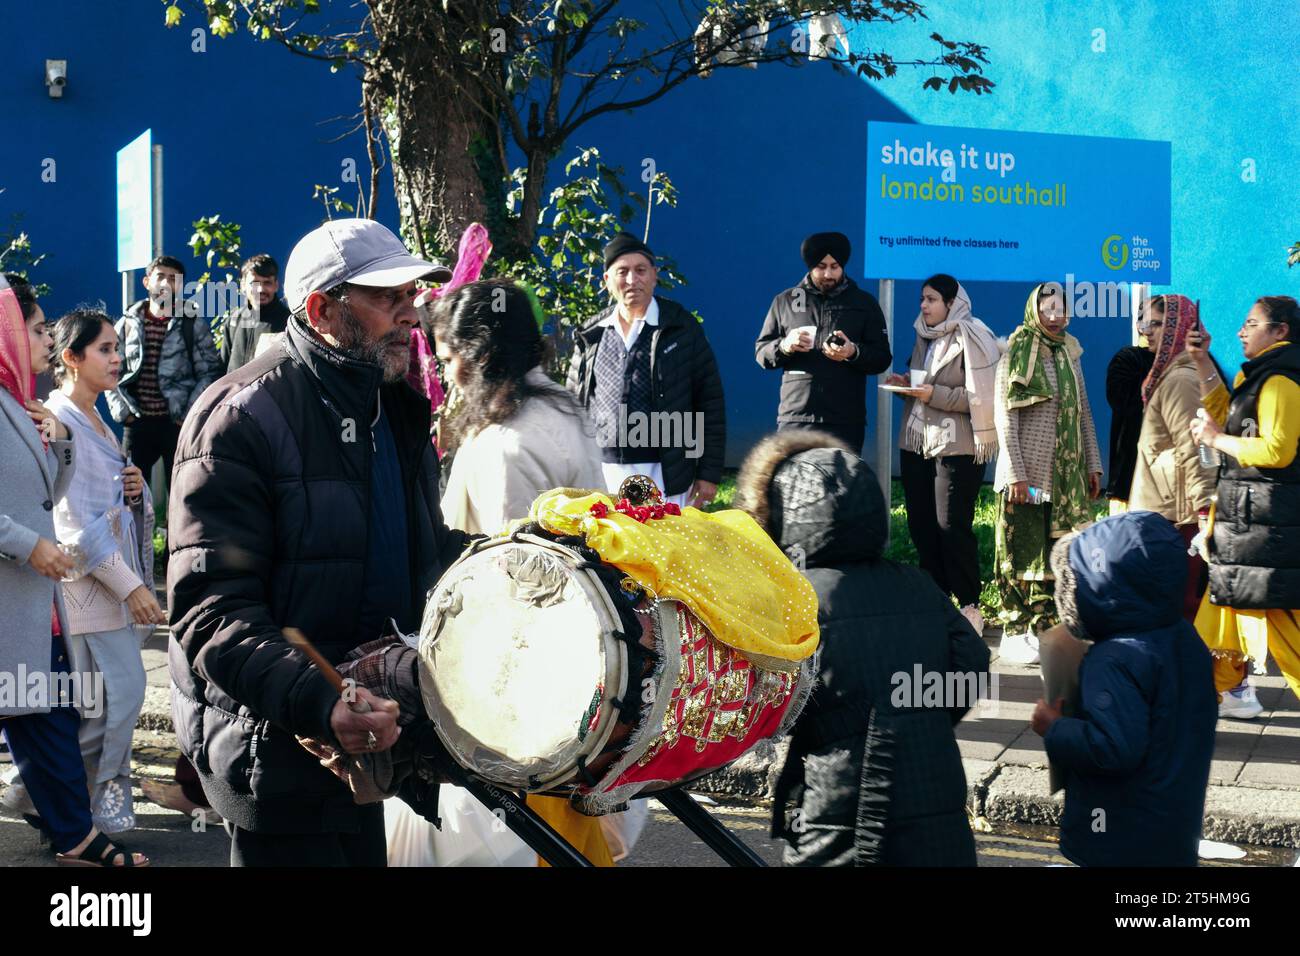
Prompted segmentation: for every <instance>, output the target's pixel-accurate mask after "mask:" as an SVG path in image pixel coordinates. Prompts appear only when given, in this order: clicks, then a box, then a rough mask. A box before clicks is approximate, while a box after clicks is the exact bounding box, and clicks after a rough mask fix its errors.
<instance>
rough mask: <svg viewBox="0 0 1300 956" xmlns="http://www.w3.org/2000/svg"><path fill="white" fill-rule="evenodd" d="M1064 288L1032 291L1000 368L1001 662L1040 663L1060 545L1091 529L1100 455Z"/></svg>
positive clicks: (996, 559)
mask: <svg viewBox="0 0 1300 956" xmlns="http://www.w3.org/2000/svg"><path fill="white" fill-rule="evenodd" d="M1069 323H1070V316H1069V313H1068V312H1067V310H1066V304H1065V295H1064V292H1063V290H1062V288H1061V286H1060V284H1059V283H1055V282H1049V283H1046V284H1044V285H1038V286H1035V287H1034V290H1033V291H1032V292H1030V293H1029V300H1028V301H1027V302H1026V303H1025V318H1024V322H1023V324H1022V325H1021V326H1020V328H1018V329H1016V330H1015V331H1014V332H1012V333H1011V337H1010V339H1009V341H1008V345H1007V351H1006V353H1005V354H1004V355H1003V356H1002V359H1001V361H1000V362H998V376H997V388H996V389H995V391H994V398H995V400H996V402H997V406H996V412H997V414H996V422H997V429H998V442H999V446H1000V452H999V454H998V464H997V469H996V471H995V477H994V482H993V490H994V491H997V492H1000V495H999V498H998V522H997V528H996V530H995V537H994V550H993V573H994V575H995V577H996V579H997V583H998V590H999V592H1000V594H1001V598H1002V602H1001V603H1002V614H1001V617H1002V623H1003V627H1004V633H1003V637H1002V644H1001V648H1000V652H999V653H1000V654H1001V656H1002V657H1003V658H1005V659H1006V660H1007V661H1010V662H1012V663H1018V664H1036V663H1037V662H1038V634H1039V633H1041V632H1042V631H1044V630H1047V629H1048V628H1050V627H1052V626H1054V625H1056V624H1057V623H1059V618H1058V616H1057V613H1056V601H1055V586H1056V580H1055V578H1054V577H1053V575H1052V568H1051V563H1050V556H1051V552H1052V546H1053V545H1054V544H1055V543H1056V540H1057V539H1058V538H1061V537H1063V536H1064V535H1066V534H1069V533H1070V532H1071V531H1077V530H1079V529H1080V528H1082V527H1084V526H1086V525H1088V524H1090V523H1091V522H1092V520H1093V509H1092V504H1091V499H1094V498H1096V497H1097V496H1098V495H1099V494H1101V452H1100V451H1099V449H1098V447H1097V430H1096V428H1095V427H1094V425H1093V422H1092V408H1091V407H1090V406H1089V404H1088V390H1087V388H1086V387H1085V385H1084V381H1083V370H1082V369H1081V368H1080V367H1079V356H1080V355H1082V354H1083V347H1082V346H1081V345H1079V341H1078V339H1076V338H1075V337H1074V336H1073V335H1070V334H1069V333H1068V332H1066V331H1065V329H1066V326H1068V325H1069Z"/></svg>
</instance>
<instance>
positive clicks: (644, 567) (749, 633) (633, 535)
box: [529, 489, 820, 671]
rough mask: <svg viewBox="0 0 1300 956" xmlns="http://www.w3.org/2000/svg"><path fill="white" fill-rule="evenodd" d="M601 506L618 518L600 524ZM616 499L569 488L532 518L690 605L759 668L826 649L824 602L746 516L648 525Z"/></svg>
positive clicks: (541, 503)
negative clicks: (619, 507) (820, 611)
mask: <svg viewBox="0 0 1300 956" xmlns="http://www.w3.org/2000/svg"><path fill="white" fill-rule="evenodd" d="M597 502H602V503H604V504H605V505H606V506H607V507H608V508H609V513H608V515H607V516H606V517H604V518H597V517H596V516H595V515H593V514H592V513H591V511H590V508H591V506H592V505H594V504H596V503H597ZM614 504H615V502H614V499H612V498H610V497H609V496H608V495H605V494H601V493H600V492H593V493H590V494H587V493H580V492H575V491H569V490H566V489H560V490H556V491H549V492H547V493H546V494H544V495H541V496H539V497H538V498H537V500H536V501H534V502H533V506H532V509H531V511H530V514H529V517H530V518H531V519H532V520H535V521H539V522H541V524H542V525H543V526H545V527H546V528H547V529H549V530H550V531H552V532H554V533H557V534H563V535H581V536H582V537H583V539H585V540H586V542H587V545H588V546H589V547H590V548H592V549H593V550H594V551H596V553H598V554H599V555H600V557H601V560H603V561H605V562H606V563H607V564H612V565H614V566H615V567H617V568H619V569H620V570H621V571H623V572H625V573H626V574H627V575H628V576H629V577H631V578H632V579H633V580H635V581H636V582H637V583H638V584H640V585H642V586H643V587H645V588H646V589H647V590H648V591H650V592H651V593H652V594H655V595H657V596H658V597H660V598H663V599H672V600H676V601H681V602H682V603H683V604H685V605H686V606H687V607H689V608H690V609H691V610H692V611H694V612H695V616H696V617H698V618H699V619H700V620H701V621H703V622H704V624H705V626H706V627H708V629H709V630H710V631H712V632H713V636H714V637H716V638H717V639H718V640H719V641H721V642H722V643H723V644H726V645H727V646H728V647H731V648H734V649H735V650H737V651H740V652H741V653H742V654H744V655H745V657H746V658H747V659H748V660H749V661H750V663H752V664H754V665H755V666H758V667H765V668H768V669H775V670H784V671H791V670H795V669H796V668H797V667H798V663H799V662H800V661H802V660H804V659H806V658H808V657H810V656H812V653H813V652H814V651H815V650H816V649H817V642H818V640H819V637H820V634H819V631H818V628H817V594H816V592H815V591H814V590H813V588H812V585H811V584H809V583H808V581H807V579H806V578H804V576H803V575H802V574H800V573H799V571H798V570H797V569H796V568H795V566H794V565H793V564H792V563H791V562H790V559H789V558H787V557H786V556H785V554H784V553H783V552H782V551H781V549H780V548H778V547H777V546H776V544H775V543H774V542H773V541H772V539H771V538H770V537H768V535H767V533H766V532H764V531H763V529H762V528H760V527H759V526H758V524H757V522H755V521H754V519H753V518H751V517H750V516H749V515H747V514H745V513H744V512H743V511H719V512H716V513H714V514H708V513H706V512H703V511H700V510H699V509H697V508H683V509H682V513H681V514H680V515H665V516H664V517H663V518H652V519H650V520H648V521H646V522H645V523H642V522H639V521H637V520H635V519H634V518H629V517H627V516H626V515H623V514H619V513H618V512H616V511H615V510H614Z"/></svg>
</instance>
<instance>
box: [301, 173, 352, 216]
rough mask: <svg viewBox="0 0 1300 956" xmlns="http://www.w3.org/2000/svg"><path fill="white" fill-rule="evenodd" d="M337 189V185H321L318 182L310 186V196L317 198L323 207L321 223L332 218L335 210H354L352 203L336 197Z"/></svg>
mask: <svg viewBox="0 0 1300 956" xmlns="http://www.w3.org/2000/svg"><path fill="white" fill-rule="evenodd" d="M338 191H339V187H338V186H322V185H321V184H320V183H317V184H316V185H314V186H312V193H311V198H312V199H316V200H319V201H320V203H321V204H322V205H323V206H324V207H325V218H324V219H322V220H321V222H322V223H326V222H328V221H329V220H331V219H333V218H334V213H336V212H356V207H355V206H353V205H352V203H350V202H344V201H343V200H342V199H339V198H338Z"/></svg>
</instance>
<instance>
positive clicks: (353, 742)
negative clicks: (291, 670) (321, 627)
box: [284, 627, 402, 754]
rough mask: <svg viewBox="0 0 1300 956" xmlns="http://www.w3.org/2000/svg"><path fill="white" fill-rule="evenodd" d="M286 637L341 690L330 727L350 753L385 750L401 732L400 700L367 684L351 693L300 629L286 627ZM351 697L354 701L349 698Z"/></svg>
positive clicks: (331, 716) (371, 752) (331, 717)
mask: <svg viewBox="0 0 1300 956" xmlns="http://www.w3.org/2000/svg"><path fill="white" fill-rule="evenodd" d="M284 636H285V637H286V638H287V639H288V641H289V643H290V644H292V645H293V646H294V647H296V648H298V650H300V651H302V652H303V653H304V654H306V655H307V656H308V657H309V658H310V659H311V662H312V663H313V664H315V665H316V667H317V669H318V670H319V671H320V672H321V673H322V674H324V675H325V678H326V680H328V681H329V682H330V683H331V684H333V685H334V689H335V690H337V691H338V692H339V700H338V703H336V704H335V705H334V709H333V710H332V711H331V712H330V729H331V730H332V731H334V736H335V737H336V738H337V739H338V742H339V744H340V745H341V746H342V747H343V750H344V752H346V753H350V754H374V753H383V752H384V751H385V750H387V749H388V748H390V747H392V746H393V744H395V743H397V738H398V737H400V736H401V735H402V728H401V727H398V726H397V715H398V707H397V701H395V700H388V699H387V698H384V697H377V696H376V695H374V694H372V693H370V691H368V690H366V689H365V688H364V687H357V686H355V685H354V686H353V687H352V689H351V693H349V687H348V685H347V684H346V683H344V680H343V678H342V677H341V676H340V675H339V672H338V671H337V670H335V669H334V668H333V667H332V666H330V663H329V661H327V660H325V658H324V657H322V656H321V653H320V651H318V650H316V648H315V647H314V646H312V644H311V642H310V641H308V640H307V638H306V637H305V636H304V635H303V633H302V632H301V631H299V630H298V629H297V628H293V627H286V628H285V629H284ZM349 697H351V698H352V699H351V702H349V700H348V698H349Z"/></svg>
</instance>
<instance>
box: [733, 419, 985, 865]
mask: <svg viewBox="0 0 1300 956" xmlns="http://www.w3.org/2000/svg"><path fill="white" fill-rule="evenodd" d="M736 504H737V506H738V507H740V508H742V509H744V510H745V511H747V512H748V513H749V514H750V515H752V516H753V518H754V520H755V521H757V522H758V523H759V524H760V525H761V526H762V527H763V528H764V529H765V530H766V531H767V533H768V534H770V535H771V536H772V539H773V540H774V541H775V542H776V543H777V544H778V545H779V546H780V547H781V548H782V549H783V550H785V552H786V553H787V554H788V555H790V556H791V558H792V560H794V561H795V563H796V564H797V565H801V566H804V568H805V571H804V573H805V574H806V575H807V577H808V580H809V581H810V582H811V583H812V586H813V588H814V589H815V590H816V592H817V601H818V611H817V623H818V624H819V625H820V628H821V651H820V653H821V660H820V662H819V666H818V675H817V676H818V683H817V688H816V690H814V691H813V695H812V698H811V699H810V700H809V702H808V706H807V707H806V708H805V710H804V712H803V713H802V714H801V715H800V717H799V719H798V720H797V721H796V722H795V725H794V728H793V730H792V731H791V733H790V750H789V754H788V756H787V757H786V762H785V765H784V767H783V768H782V769H781V771H780V775H779V777H778V779H777V784H776V788H775V793H774V795H773V800H772V835H773V836H774V837H783V838H785V840H786V841H787V842H788V843H789V846H788V847H787V848H786V850H785V854H784V861H785V863H786V865H787V866H872V865H886V866H974V865H975V838H974V835H973V834H972V833H971V828H970V823H969V822H968V820H967V817H966V775H965V772H964V771H963V770H962V764H961V752H960V751H959V750H958V748H957V740H956V737H955V736H954V734H953V727H954V725H956V723H957V722H958V721H959V720H961V718H962V716H963V715H965V713H966V712H967V711H968V710H969V709H970V707H971V706H973V705H974V704H975V701H976V698H977V697H978V696H979V693H980V690H981V687H983V688H984V689H987V679H988V668H989V650H988V648H987V647H986V646H985V644H984V642H983V641H982V640H981V639H980V638H979V637H978V636H977V635H976V634H975V630H974V629H973V628H972V627H971V625H970V622H969V621H967V620H966V618H965V617H963V616H962V615H961V613H960V612H959V611H958V610H957V608H956V607H955V606H954V605H953V603H952V601H951V600H949V598H948V596H947V595H946V594H944V593H942V592H941V591H940V590H939V588H938V586H937V585H936V584H935V583H934V579H933V578H931V577H930V575H929V574H927V573H926V572H924V571H922V570H920V569H919V568H913V567H908V566H906V565H902V564H896V563H894V562H893V561H889V560H886V559H885V558H883V557H882V552H883V550H884V546H885V533H886V529H887V523H888V521H889V513H888V511H887V509H886V507H885V499H884V495H882V494H881V492H880V484H879V482H878V481H877V480H876V476H875V474H874V473H873V472H872V471H871V469H870V468H868V467H867V465H866V464H865V463H864V462H863V461H862V460H861V459H860V458H858V457H857V455H854V454H853V453H852V452H850V451H849V450H848V449H847V448H845V447H844V445H843V444H842V443H841V442H840V441H839V440H838V439H836V438H835V437H834V436H832V435H830V434H827V433H825V432H818V431H813V430H800V431H792V430H787V431H782V432H778V433H776V434H775V435H771V436H769V437H768V438H765V439H764V440H763V441H762V442H760V443H759V444H758V446H757V447H755V448H754V450H753V451H752V452H750V455H749V458H748V459H746V461H745V464H744V467H742V468H741V471H740V475H739V477H738V478H737V481H736ZM936 687H938V691H937V692H936ZM945 696H947V697H948V698H949V699H945ZM791 803H792V804H794V806H793V808H791V807H790V806H789V804H791Z"/></svg>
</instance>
